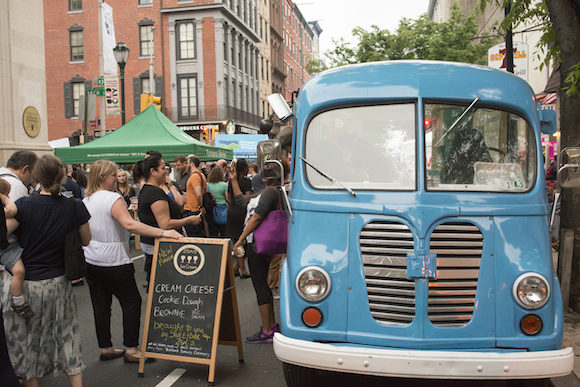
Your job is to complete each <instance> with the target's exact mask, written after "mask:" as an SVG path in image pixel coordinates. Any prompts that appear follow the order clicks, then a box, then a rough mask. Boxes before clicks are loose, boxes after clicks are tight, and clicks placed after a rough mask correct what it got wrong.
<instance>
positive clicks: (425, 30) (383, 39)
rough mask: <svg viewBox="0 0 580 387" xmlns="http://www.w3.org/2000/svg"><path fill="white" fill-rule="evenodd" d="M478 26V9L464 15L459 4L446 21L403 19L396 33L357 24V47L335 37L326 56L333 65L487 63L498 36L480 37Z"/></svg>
mask: <svg viewBox="0 0 580 387" xmlns="http://www.w3.org/2000/svg"><path fill="white" fill-rule="evenodd" d="M478 28H479V27H478V24H477V22H476V20H475V12H473V13H471V14H470V15H469V16H464V15H463V12H462V11H461V7H460V6H459V5H458V4H457V3H455V4H454V5H453V8H452V11H451V18H450V19H449V20H448V21H447V22H444V23H436V22H434V21H433V20H430V19H429V18H428V17H427V15H426V14H424V15H422V16H420V17H419V18H418V19H407V18H404V19H402V20H401V21H400V22H399V26H398V28H397V30H396V31H395V32H394V33H391V32H390V31H388V30H381V29H380V28H379V27H378V26H376V25H373V26H372V27H371V30H370V31H367V30H365V29H363V28H361V27H357V28H355V29H354V30H353V31H352V34H353V36H354V37H356V38H357V40H358V44H357V45H356V47H353V46H351V44H350V43H348V42H346V41H345V40H344V39H343V38H340V39H339V40H334V39H333V41H332V42H333V44H334V48H333V49H332V50H330V51H328V52H326V56H327V57H328V58H329V60H330V67H337V66H342V65H346V64H353V63H362V62H373V61H380V60H395V59H428V60H447V61H453V62H467V63H477V64H487V50H488V49H489V48H490V47H491V46H493V45H494V44H496V43H497V41H498V39H496V38H489V37H486V38H480V39H476V37H477V33H478Z"/></svg>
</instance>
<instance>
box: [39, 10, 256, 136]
mask: <svg viewBox="0 0 580 387" xmlns="http://www.w3.org/2000/svg"><path fill="white" fill-rule="evenodd" d="M258 1H263V0H223V1H221V2H215V1H214V0H199V1H195V3H194V2H193V1H191V0H163V1H162V0H132V1H126V0H125V1H123V0H109V1H107V4H108V5H109V6H111V7H112V8H113V17H114V25H115V38H116V41H117V42H119V41H122V42H124V43H125V44H126V45H127V46H128V47H129V49H130V56H129V59H128V62H127V64H126V66H125V110H126V121H129V120H130V119H131V118H133V117H134V116H135V115H136V114H138V113H139V111H140V94H141V93H148V92H149V91H150V87H149V62H150V50H151V48H152V46H151V44H150V40H151V35H152V34H153V52H154V56H153V61H154V79H155V81H154V82H155V95H157V96H161V97H162V107H163V112H164V113H165V114H166V115H167V116H168V117H169V118H170V119H171V120H172V121H173V122H175V123H176V124H177V125H178V126H181V127H182V129H184V130H186V131H187V132H188V133H190V134H191V135H192V136H194V137H196V138H199V136H200V128H201V127H202V126H203V125H207V126H211V127H220V128H222V129H223V126H224V125H223V122H225V121H228V120H233V121H234V122H235V124H236V127H237V128H238V130H239V129H240V128H246V129H247V130H246V132H248V131H250V132H251V131H252V130H255V129H257V127H258V125H259V121H260V113H261V112H260V103H259V101H260V92H259V48H258V43H259V42H260V40H261V39H260V37H259V19H258V4H257V2H258ZM44 21H45V23H44V32H45V53H46V78H47V81H46V82H47V96H48V128H49V139H50V140H53V139H57V138H62V137H71V136H75V135H78V134H80V131H81V129H82V122H81V121H80V120H79V119H78V114H79V109H80V106H79V96H80V95H82V94H83V93H84V91H85V89H88V88H91V87H94V86H95V85H93V84H92V80H93V78H95V77H96V76H98V75H99V57H98V53H99V49H98V2H95V1H87V0H85V1H82V0H68V1H67V2H59V3H58V4H53V3H52V2H49V1H47V0H45V1H44ZM151 27H154V29H152V28H151ZM97 116H99V109H98V108H97ZM101 118H102V117H101ZM120 126H121V118H120V116H107V117H106V127H107V129H115V128H118V127H120ZM91 134H92V131H90V132H89V135H91Z"/></svg>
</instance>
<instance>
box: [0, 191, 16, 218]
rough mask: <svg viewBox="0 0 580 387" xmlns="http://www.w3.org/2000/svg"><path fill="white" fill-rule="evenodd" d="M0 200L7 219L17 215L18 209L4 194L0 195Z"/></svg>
mask: <svg viewBox="0 0 580 387" xmlns="http://www.w3.org/2000/svg"><path fill="white" fill-rule="evenodd" d="M0 198H1V199H2V204H3V205H4V213H5V214H6V217H7V218H14V217H15V216H16V214H17V213H18V207H16V204H14V202H13V201H12V200H10V198H9V197H8V196H6V195H4V194H0Z"/></svg>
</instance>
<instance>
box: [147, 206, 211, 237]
mask: <svg viewBox="0 0 580 387" xmlns="http://www.w3.org/2000/svg"><path fill="white" fill-rule="evenodd" d="M151 212H153V215H154V216H155V220H156V221H157V224H158V225H159V228H162V229H164V230H169V229H172V228H173V229H175V228H179V227H183V226H185V225H186V224H198V223H199V222H201V216H199V215H192V216H188V217H187V218H182V219H171V216H170V215H169V204H168V203H167V202H166V201H165V200H157V201H156V202H155V203H153V204H151Z"/></svg>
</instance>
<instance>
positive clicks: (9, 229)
mask: <svg viewBox="0 0 580 387" xmlns="http://www.w3.org/2000/svg"><path fill="white" fill-rule="evenodd" d="M18 226H20V223H18V221H17V220H16V219H14V218H6V233H7V234H8V235H10V234H12V233H13V232H14V231H15V230H16V229H17V228H18Z"/></svg>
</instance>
